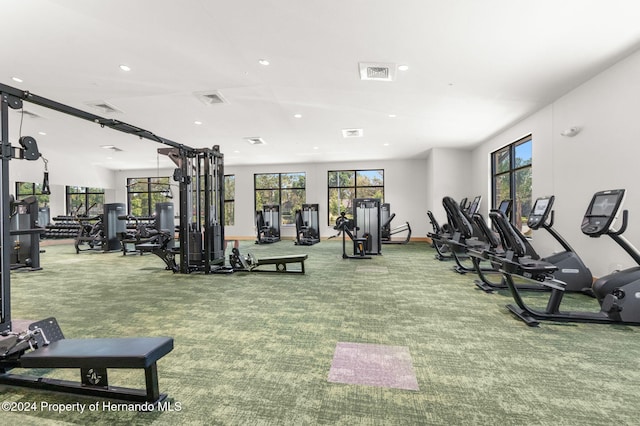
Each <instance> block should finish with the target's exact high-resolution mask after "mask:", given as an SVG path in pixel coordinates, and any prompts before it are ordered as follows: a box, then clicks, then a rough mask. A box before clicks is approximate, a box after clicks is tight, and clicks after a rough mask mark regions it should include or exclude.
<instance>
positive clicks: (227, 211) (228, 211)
mask: <svg viewBox="0 0 640 426" xmlns="http://www.w3.org/2000/svg"><path fill="white" fill-rule="evenodd" d="M231 180H233V193H232V194H230V192H231V191H230V190H229V189H230V188H231V183H230V182H231ZM254 203H255V202H254ZM235 217H236V175H233V174H232V175H224V226H233V225H235V221H236V220H235Z"/></svg>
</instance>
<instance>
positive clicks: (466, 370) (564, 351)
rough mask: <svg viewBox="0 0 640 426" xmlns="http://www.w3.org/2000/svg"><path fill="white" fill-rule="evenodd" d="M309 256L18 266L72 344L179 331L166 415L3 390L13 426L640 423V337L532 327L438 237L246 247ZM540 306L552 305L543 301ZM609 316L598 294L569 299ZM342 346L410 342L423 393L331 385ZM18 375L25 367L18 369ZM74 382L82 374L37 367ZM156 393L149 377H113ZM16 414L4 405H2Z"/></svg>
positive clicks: (33, 297) (170, 362)
mask: <svg viewBox="0 0 640 426" xmlns="http://www.w3.org/2000/svg"><path fill="white" fill-rule="evenodd" d="M248 251H251V252H253V253H254V254H255V255H256V257H258V258H259V257H264V256H270V255H283V254H298V253H307V254H308V255H309V259H308V261H307V262H306V265H305V266H306V270H307V273H306V274H305V275H294V274H290V275H289V274H258V273H236V274H233V275H228V276H226V275H201V274H193V275H178V274H172V273H171V272H168V271H165V270H164V264H163V263H162V261H161V260H160V259H159V258H157V257H155V256H153V255H145V256H137V255H128V256H122V255H121V254H120V253H109V254H103V253H98V252H92V253H81V254H75V251H74V249H73V247H72V246H71V245H58V246H50V247H46V253H44V254H43V255H42V266H43V267H44V269H43V270H42V271H39V272H30V273H26V272H14V273H12V309H13V315H12V316H13V318H15V319H20V318H25V319H34V320H39V319H42V318H45V317H48V316H55V317H56V318H57V320H58V322H59V323H60V325H61V327H62V329H63V331H64V333H65V335H66V337H67V338H82V337H88V338H89V337H122V336H172V337H173V338H174V339H175V349H174V350H173V352H171V353H169V354H168V355H167V356H166V357H164V358H163V359H161V360H160V361H159V363H158V371H159V377H160V390H161V391H162V392H166V393H168V394H169V401H170V402H171V403H172V404H173V405H172V406H173V408H177V407H179V409H180V410H179V411H171V412H170V411H165V412H152V413H140V412H128V411H120V412H109V411H106V410H103V409H100V410H97V411H92V412H84V413H82V414H80V413H77V412H66V413H55V412H50V411H43V410H40V409H39V407H40V404H41V403H42V402H47V403H51V404H53V403H75V402H81V403H85V404H90V403H92V402H96V401H98V400H97V399H91V398H83V397H77V396H69V395H61V394H54V393H47V392H40V391H35V390H28V389H21V388H10V387H0V391H1V394H0V402H22V403H34V402H35V403H36V404H37V408H38V409H36V410H35V411H29V412H6V411H5V412H2V413H0V419H2V423H3V424H12V425H29V424H34V425H36V424H37V425H46V424H60V425H62V424H83V425H85V424H109V425H119V424H122V425H137V424H139V425H147V424H154V425H182V424H184V425H210V424H230V425H272V424H273V425H313V424H330V425H334V424H343V425H361V424H362V425H611V424H627V425H637V424H639V423H640V416H639V409H638V401H639V400H640V369H639V368H638V358H639V357H638V355H639V343H638V340H636V339H638V337H639V336H640V329H637V328H634V327H629V326H620V325H618V326H612V325H590V324H553V323H543V324H542V326H541V327H539V328H529V327H527V326H526V325H525V324H523V323H522V322H520V321H516V320H515V319H514V318H513V317H512V315H511V314H510V313H509V312H508V311H507V310H506V309H505V307H504V305H505V304H506V303H508V302H510V300H511V299H510V297H509V296H508V294H507V293H502V294H485V293H483V292H481V291H479V290H477V289H476V288H475V286H474V285H473V284H472V280H473V277H472V276H468V275H467V276H463V275H459V274H456V273H454V272H452V270H451V263H448V262H439V261H436V260H434V257H433V255H434V251H433V249H431V248H430V247H429V246H428V245H427V244H426V243H411V244H409V245H406V246H384V247H383V255H382V256H377V257H374V258H373V259H372V260H343V259H341V257H340V254H341V245H340V242H339V241H335V240H331V241H323V242H321V243H320V244H317V245H315V246H311V247H297V246H295V245H294V244H293V243H292V242H291V241H281V242H279V243H276V244H272V245H263V246H256V245H254V244H252V243H251V242H248V241H247V242H242V244H241V252H243V253H245V254H246V253H247V252H248ZM530 297H532V298H533V303H534V304H537V305H538V306H540V305H541V304H544V300H543V296H540V295H533V296H530ZM566 306H567V307H571V308H572V309H586V310H596V309H597V303H596V302H595V301H594V300H593V299H589V298H587V297H583V296H580V295H574V296H570V297H568V298H567V301H566ZM338 342H354V343H370V344H377V345H392V346H406V347H408V349H409V352H410V355H411V358H412V361H413V368H414V370H415V373H416V376H417V382H418V385H419V388H420V390H419V391H409V390H401V389H388V388H382V387H373V386H364V385H347V384H341V383H330V382H328V381H327V378H328V373H329V369H330V367H331V362H332V358H333V354H334V351H335V349H336V344H337V343H338ZM16 372H21V371H16ZM35 373H36V374H38V375H44V376H47V377H59V378H68V379H76V378H77V377H76V376H77V375H78V373H77V372H76V371H66V370H46V371H43V370H40V371H36V372H35ZM110 373H111V374H110V377H109V378H110V381H111V383H112V384H114V385H121V386H129V387H143V386H144V378H143V377H142V373H141V372H140V371H126V370H116V371H114V372H111V371H110ZM4 406H5V405H4V404H3V407H4Z"/></svg>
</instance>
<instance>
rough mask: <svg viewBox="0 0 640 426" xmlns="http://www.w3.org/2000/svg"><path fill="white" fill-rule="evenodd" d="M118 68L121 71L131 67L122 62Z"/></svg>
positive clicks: (129, 69)
mask: <svg viewBox="0 0 640 426" xmlns="http://www.w3.org/2000/svg"><path fill="white" fill-rule="evenodd" d="M120 69H121V70H122V71H131V67H129V66H128V65H124V64H122V65H120Z"/></svg>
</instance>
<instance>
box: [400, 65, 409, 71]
mask: <svg viewBox="0 0 640 426" xmlns="http://www.w3.org/2000/svg"><path fill="white" fill-rule="evenodd" d="M398 69H399V70H400V71H406V70H408V69H409V65H398Z"/></svg>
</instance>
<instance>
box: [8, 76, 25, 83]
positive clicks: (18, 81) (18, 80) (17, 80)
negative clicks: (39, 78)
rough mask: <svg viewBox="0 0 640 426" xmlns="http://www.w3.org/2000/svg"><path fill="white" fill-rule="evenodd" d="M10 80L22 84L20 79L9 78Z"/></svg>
mask: <svg viewBox="0 0 640 426" xmlns="http://www.w3.org/2000/svg"><path fill="white" fill-rule="evenodd" d="M11 80H13V81H15V82H17V83H22V81H23V80H22V79H21V78H20V77H11Z"/></svg>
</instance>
